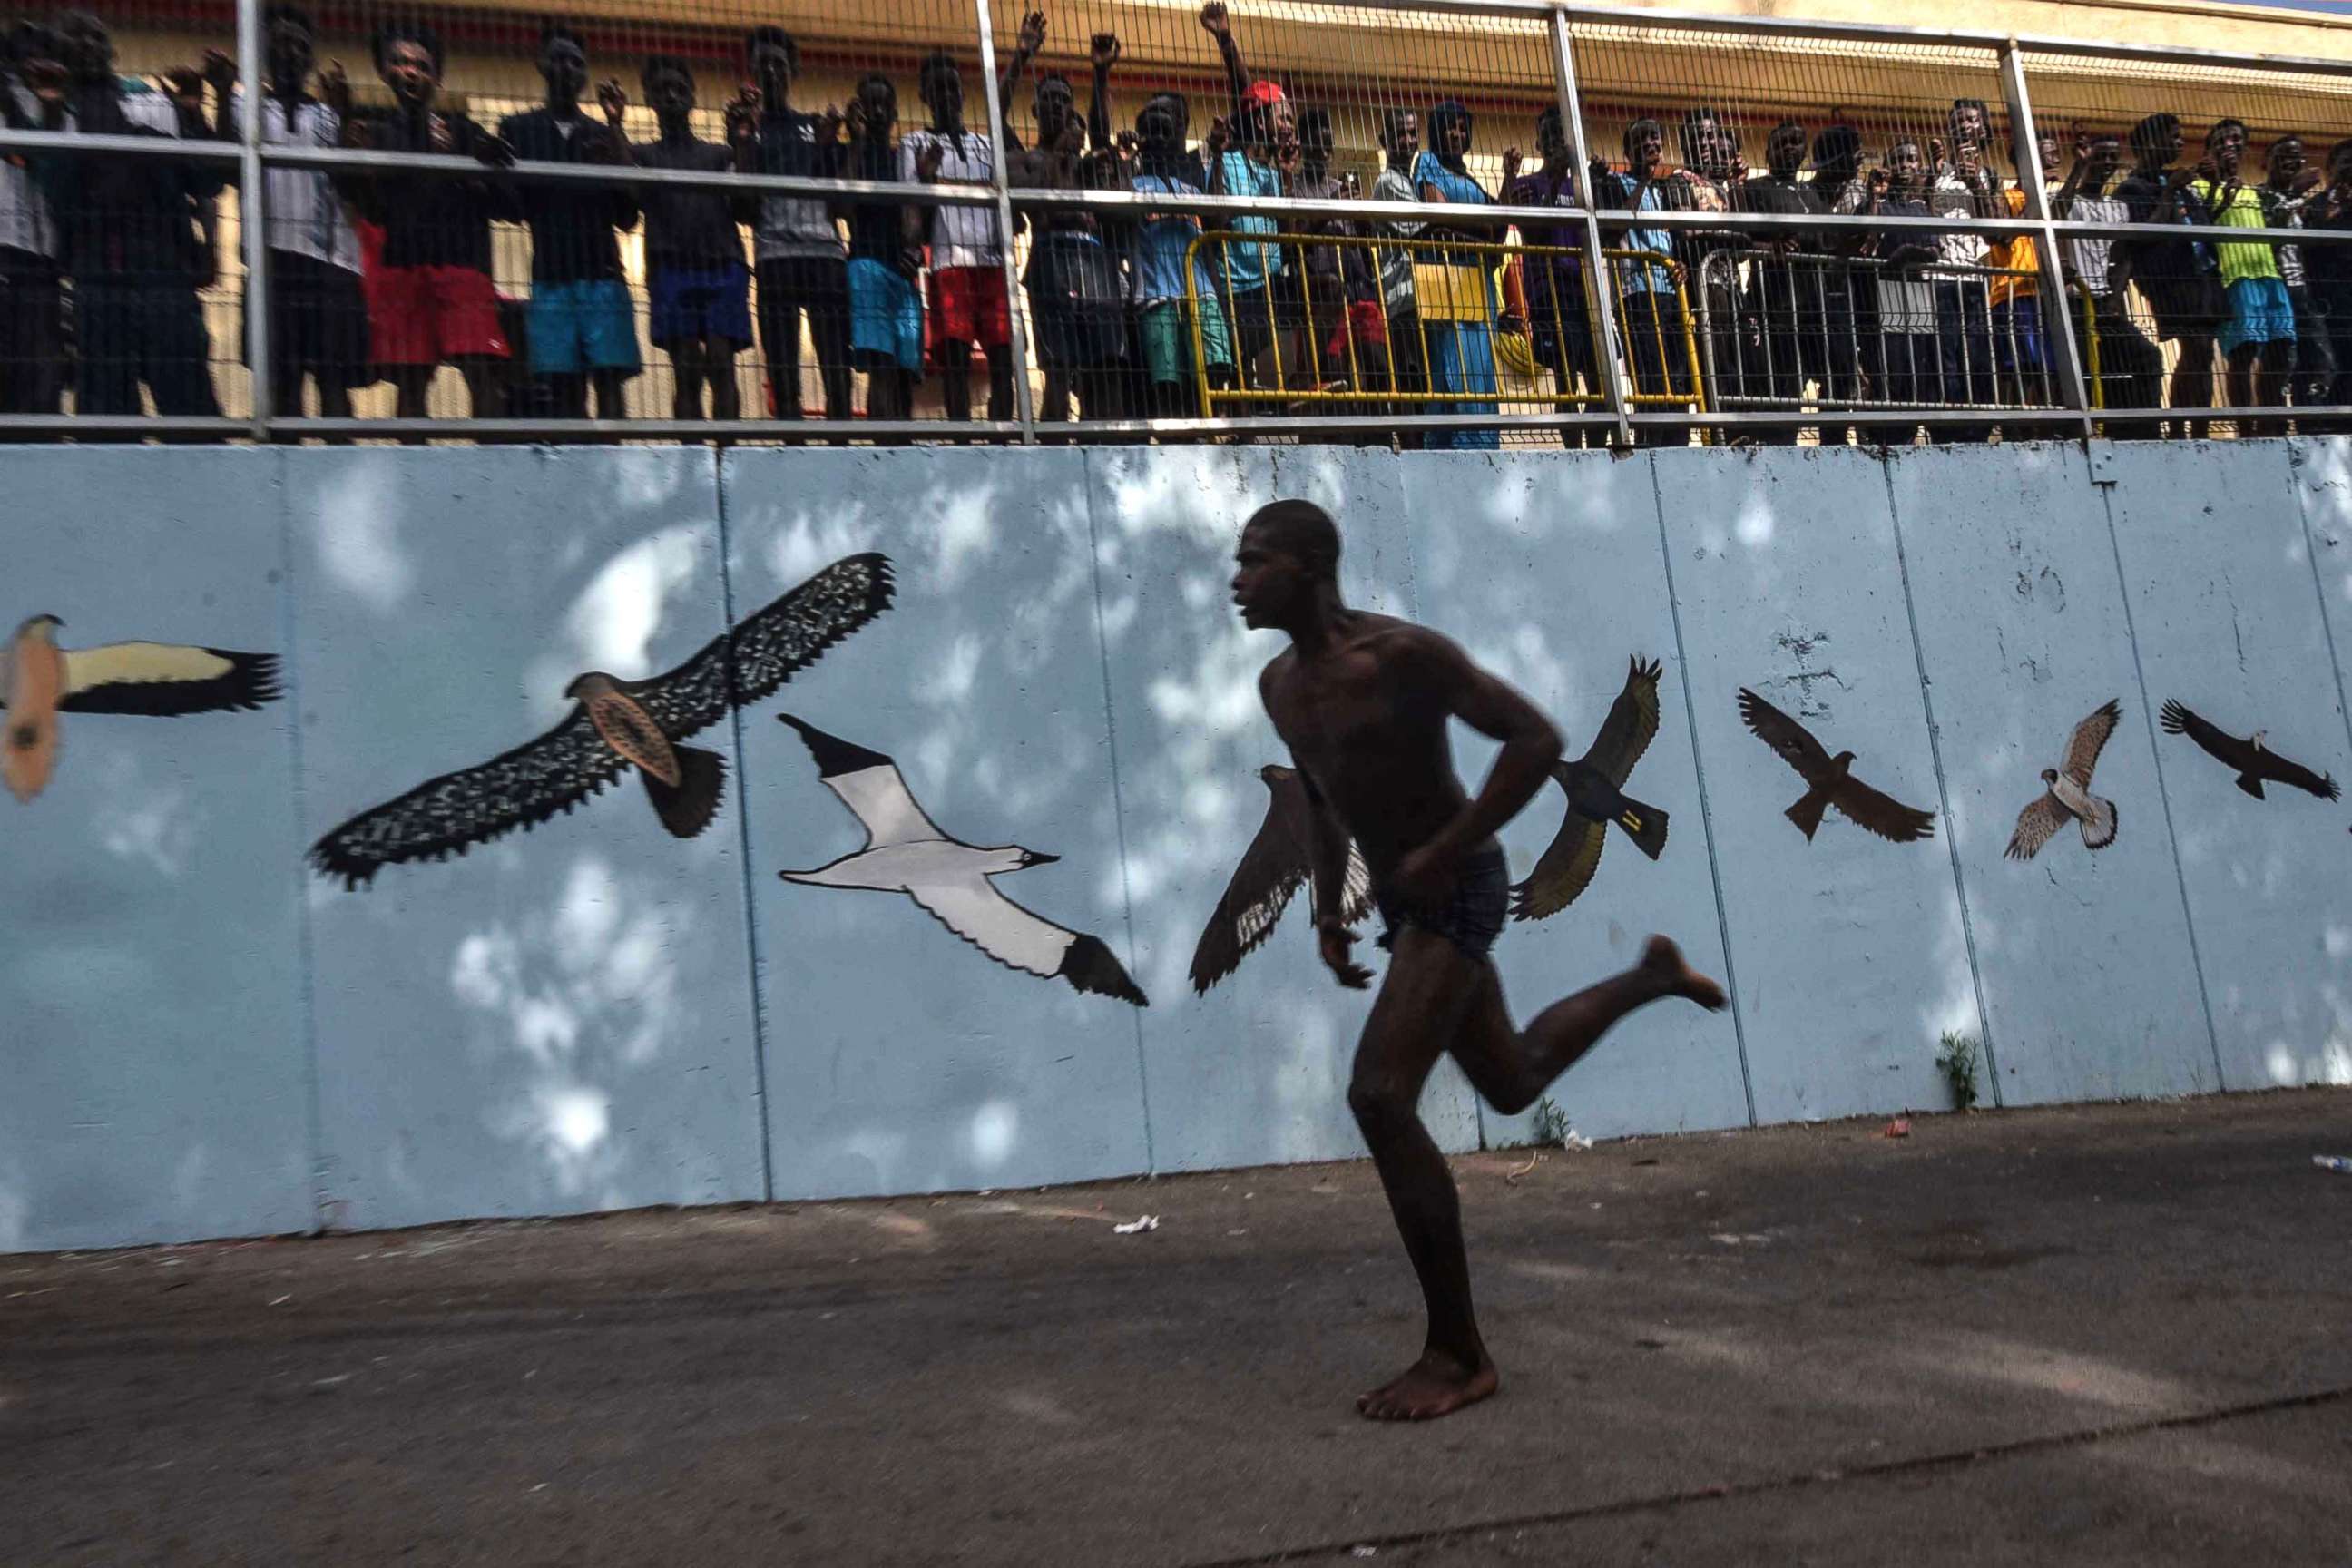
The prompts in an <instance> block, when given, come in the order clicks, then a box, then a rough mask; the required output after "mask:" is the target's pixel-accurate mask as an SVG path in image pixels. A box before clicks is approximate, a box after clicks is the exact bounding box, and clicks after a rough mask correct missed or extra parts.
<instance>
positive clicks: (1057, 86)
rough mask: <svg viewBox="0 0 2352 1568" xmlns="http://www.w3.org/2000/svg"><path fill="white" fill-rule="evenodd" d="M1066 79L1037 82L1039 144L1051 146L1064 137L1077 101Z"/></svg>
mask: <svg viewBox="0 0 2352 1568" xmlns="http://www.w3.org/2000/svg"><path fill="white" fill-rule="evenodd" d="M1076 101H1077V100H1076V98H1075V97H1074V96H1073V95H1072V94H1071V91H1070V84H1069V83H1068V82H1066V81H1041V82H1039V83H1038V84H1037V145H1039V146H1040V147H1051V146H1052V145H1053V144H1054V143H1055V142H1059V141H1060V140H1061V139H1062V132H1064V131H1066V129H1068V127H1069V123H1070V110H1071V109H1072V107H1073V106H1074V105H1075V104H1076Z"/></svg>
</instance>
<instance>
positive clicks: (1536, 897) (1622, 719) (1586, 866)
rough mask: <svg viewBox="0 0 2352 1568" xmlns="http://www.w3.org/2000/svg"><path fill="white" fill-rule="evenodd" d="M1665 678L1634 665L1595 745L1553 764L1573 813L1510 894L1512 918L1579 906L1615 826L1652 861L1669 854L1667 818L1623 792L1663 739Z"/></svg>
mask: <svg viewBox="0 0 2352 1568" xmlns="http://www.w3.org/2000/svg"><path fill="white" fill-rule="evenodd" d="M1664 673H1665V671H1664V666H1662V665H1660V664H1659V663H1658V661H1657V660H1655V659H1648V660H1644V659H1643V658H1638V657H1637V658H1633V659H1632V660H1630V661H1629V668H1627V670H1626V672H1625V688H1624V689H1623V690H1622V691H1620V692H1618V693H1617V700H1615V701H1614V702H1612V703H1611V704H1610V705H1609V716H1608V717H1607V718H1606V719H1603V720H1602V721H1601V729H1600V731H1599V732H1598V733H1597V734H1595V735H1594V736H1593V737H1592V744H1591V746H1590V747H1588V748H1587V749H1586V751H1585V753H1584V755H1582V756H1581V757H1579V758H1578V759H1577V760H1576V761H1574V762H1572V763H1570V762H1559V763H1553V764H1552V770H1551V773H1552V777H1554V778H1555V779H1558V780H1559V787H1560V788H1561V790H1563V791H1564V792H1566V794H1567V795H1568V815H1567V816H1564V817H1562V818H1561V819H1560V824H1559V832H1558V833H1557V834H1555V835H1553V837H1552V841H1551V845H1550V847H1549V848H1547V849H1546V850H1545V851H1544V852H1543V854H1542V856H1541V857H1540V858H1538V860H1537V861H1536V867H1535V869H1534V870H1532V871H1530V872H1528V879H1527V880H1526V881H1524V882H1521V883H1520V884H1519V885H1518V886H1517V887H1515V888H1513V889H1511V918H1512V919H1513V920H1519V921H1539V920H1542V919H1543V918H1544V917H1545V916H1547V915H1553V914H1558V913H1559V911H1560V910H1564V909H1566V908H1568V906H1569V905H1570V904H1572V903H1574V902H1575V901H1576V900H1577V896H1578V895H1579V894H1580V893H1582V892H1583V891H1584V889H1586V888H1588V887H1590V886H1591V883H1592V874H1593V872H1595V871H1597V870H1599V869H1600V868H1601V847H1602V846H1603V845H1604V844H1605V843H1606V842H1607V841H1608V830H1609V825H1610V824H1611V823H1612V822H1613V823H1615V824H1616V825H1617V826H1618V827H1619V828H1621V829H1622V830H1623V832H1624V834H1625V837H1628V838H1631V839H1632V840H1633V847H1635V848H1636V849H1639V850H1640V851H1641V852H1642V853H1643V854H1644V855H1647V856H1648V857H1649V858H1651V859H1653V860H1654V859H1656V858H1658V857H1659V856H1660V855H1662V854H1664V852H1665V848H1666V814H1665V813H1664V812H1663V811H1661V810H1659V809H1658V808H1657V807H1656V806H1654V805H1643V803H1642V802H1640V801H1638V800H1635V799H1634V798H1633V796H1631V795H1627V794H1626V793H1625V780H1626V778H1627V777H1628V775H1630V774H1631V773H1633V764H1634V763H1638V762H1640V761H1641V760H1642V753H1643V752H1645V751H1647V750H1648V749H1649V745H1650V742H1651V741H1652V740H1653V739H1654V738H1655V737H1656V735H1657V733H1658V680H1659V678H1660V677H1661V676H1663V675H1664Z"/></svg>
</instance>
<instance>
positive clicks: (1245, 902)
mask: <svg viewBox="0 0 2352 1568" xmlns="http://www.w3.org/2000/svg"><path fill="white" fill-rule="evenodd" d="M1257 776H1258V777H1259V778H1260V779H1262V780H1264V781H1265V787H1266V803H1265V820H1264V821H1262V822H1260V823H1259V824H1258V828H1257V837H1255V838H1253V839H1251V840H1250V846H1249V847H1248V848H1247V849H1245V850H1244V851H1243V852H1242V858H1241V864H1240V865H1238V866H1236V867H1234V875H1233V879H1232V880H1230V881H1229V882H1227V883H1226V884H1225V892H1224V897H1223V898H1221V899H1219V900H1217V909H1216V912H1215V913H1214V914H1212V915H1211V916H1210V917H1209V923H1208V925H1207V926H1206V927H1204V928H1203V929H1202V932H1201V943H1200V945H1199V946H1198V947H1196V948H1194V949H1193V950H1192V989H1193V991H1194V992H1195V993H1196V994H1202V995H1206V994H1208V990H1209V987H1211V986H1212V985H1214V984H1216V983H1217V982H1218V981H1220V980H1223V978H1224V977H1225V976H1226V975H1228V974H1231V973H1233V972H1234V970H1235V969H1236V968H1238V967H1239V966H1240V964H1241V961H1242V960H1243V959H1244V958H1245V957H1247V956H1248V955H1249V954H1250V953H1252V952H1255V951H1256V950H1257V949H1258V947H1259V946H1260V945H1261V944H1262V943H1264V942H1265V939H1266V938H1267V937H1269V936H1271V935H1273V934H1274V928H1275V925H1276V922H1278V921H1280V920H1281V919H1282V911H1283V910H1286V909H1288V908H1289V907H1290V900H1291V898H1292V896H1293V895H1294V894H1296V893H1297V891H1298V889H1300V888H1302V887H1303V888H1306V889H1307V899H1308V900H1309V903H1310V905H1311V903H1312V900H1313V899H1314V897H1315V889H1314V887H1313V881H1314V877H1313V872H1312V868H1311V867H1310V864H1309V853H1310V850H1311V847H1312V845H1313V843H1314V839H1313V837H1312V835H1313V832H1314V814H1315V803H1314V800H1313V798H1312V797H1311V796H1310V795H1308V794H1307V781H1306V780H1304V779H1302V778H1300V777H1299V776H1298V771H1297V769H1296V768H1286V767H1282V766H1280V765H1278V764H1276V763H1268V764H1266V765H1265V767H1262V768H1260V769H1259V770H1258V774H1257ZM1331 831H1332V832H1334V833H1342V834H1344V830H1343V829H1341V828H1340V827H1339V826H1337V825H1336V824H1334V825H1333V826H1332V827H1331ZM1371 907H1372V874H1371V871H1370V868H1368V867H1366V866H1365V864H1364V857H1363V854H1362V852H1361V851H1360V850H1359V849H1358V848H1357V847H1355V845H1354V844H1353V843H1350V844H1349V846H1348V867H1347V875H1346V878H1345V880H1344V882H1343V884H1342V891H1341V895H1340V900H1339V918H1340V920H1342V921H1345V922H1346V923H1348V924H1349V925H1354V924H1355V923H1356V922H1357V921H1360V920H1362V919H1363V918H1364V916H1365V915H1366V914H1368V913H1369V912H1370V910H1371Z"/></svg>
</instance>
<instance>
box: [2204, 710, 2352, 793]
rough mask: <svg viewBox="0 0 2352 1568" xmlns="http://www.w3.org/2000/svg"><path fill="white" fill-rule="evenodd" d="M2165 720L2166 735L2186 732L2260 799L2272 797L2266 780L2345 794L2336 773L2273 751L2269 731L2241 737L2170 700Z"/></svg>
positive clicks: (2309, 791) (2318, 791)
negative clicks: (2315, 769) (2265, 791)
mask: <svg viewBox="0 0 2352 1568" xmlns="http://www.w3.org/2000/svg"><path fill="white" fill-rule="evenodd" d="M2161 722H2162V724H2163V726H2164V732H2165V733H2166V734H2168V735H2186V736H2188V737H2189V739H2190V740H2192V741H2194V742H2197V743H2198V745H2200V747H2202V748H2203V749H2204V750H2205V752H2207V753H2208V754H2209V755H2210V756H2212V757H2214V758H2215V759H2217V760H2218V761H2221V762H2223V763H2228V764H2229V765H2230V766H2231V768H2233V769H2235V770H2236V771H2237V774H2238V777H2237V785H2238V787H2239V788H2240V789H2242V790H2244V791H2245V792H2246V793H2247V794H2248V795H2252V796H2253V797H2254V798H2255V799H2256V800H2263V799H2267V798H2268V797H2267V796H2265V795H2263V783H2264V782H2265V781H2267V782H2269V783H2271V784H2289V785H2292V786H2293V787H2294V788H2296V789H2299V790H2303V791H2305V792H2306V793H2308V794H2311V795H2317V796H2319V798H2320V799H2322V800H2335V799H2336V798H2337V797H2338V796H2340V795H2342V794H2343V793H2344V791H2343V789H2342V787H2341V786H2340V785H2338V784H2336V779H2335V777H2334V775H2333V774H2329V773H2313V772H2312V771H2311V770H2310V769H2309V768H2306V767H2305V766H2304V765H2303V764H2302V763H2297V762H2290V761H2289V760H2288V759H2286V758H2284V757H2282V756H2280V755H2279V754H2278V753H2277V752H2273V751H2272V750H2271V749H2270V746H2269V745H2268V743H2267V741H2268V732H2267V731H2262V730H2257V731H2254V732H2253V734H2252V736H2250V737H2248V738H2246V739H2244V740H2240V739H2239V738H2238V737H2237V736H2235V735H2232V734H2231V733H2229V732H2228V731H2225V730H2222V729H2221V728H2220V727H2218V726H2217V725H2215V724H2213V723H2212V722H2211V721H2209V720H2206V719H2203V718H2200V717H2199V715H2198V714H2197V713H2196V712H2195V710H2191V709H2190V708H2189V707H2188V706H2186V705H2185V704H2183V703H2181V702H2179V701H2176V700H2169V699H2168V700H2166V702H2165V704H2164V713H2163V716H2162V720H2161Z"/></svg>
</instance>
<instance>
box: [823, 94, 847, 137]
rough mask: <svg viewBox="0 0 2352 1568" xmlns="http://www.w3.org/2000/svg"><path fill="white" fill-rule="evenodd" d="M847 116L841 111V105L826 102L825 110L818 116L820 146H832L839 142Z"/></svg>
mask: <svg viewBox="0 0 2352 1568" xmlns="http://www.w3.org/2000/svg"><path fill="white" fill-rule="evenodd" d="M846 118H847V117H846V116H845V115H844V114H843V113H842V112H841V105H839V104H837V103H828V104H826V105H825V106H824V113H823V114H820V115H818V116H817V117H816V144H817V145H818V146H820V147H830V146H832V145H833V144H834V143H835V142H839V141H840V140H841V128H842V125H843V124H844V123H845V121H846Z"/></svg>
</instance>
